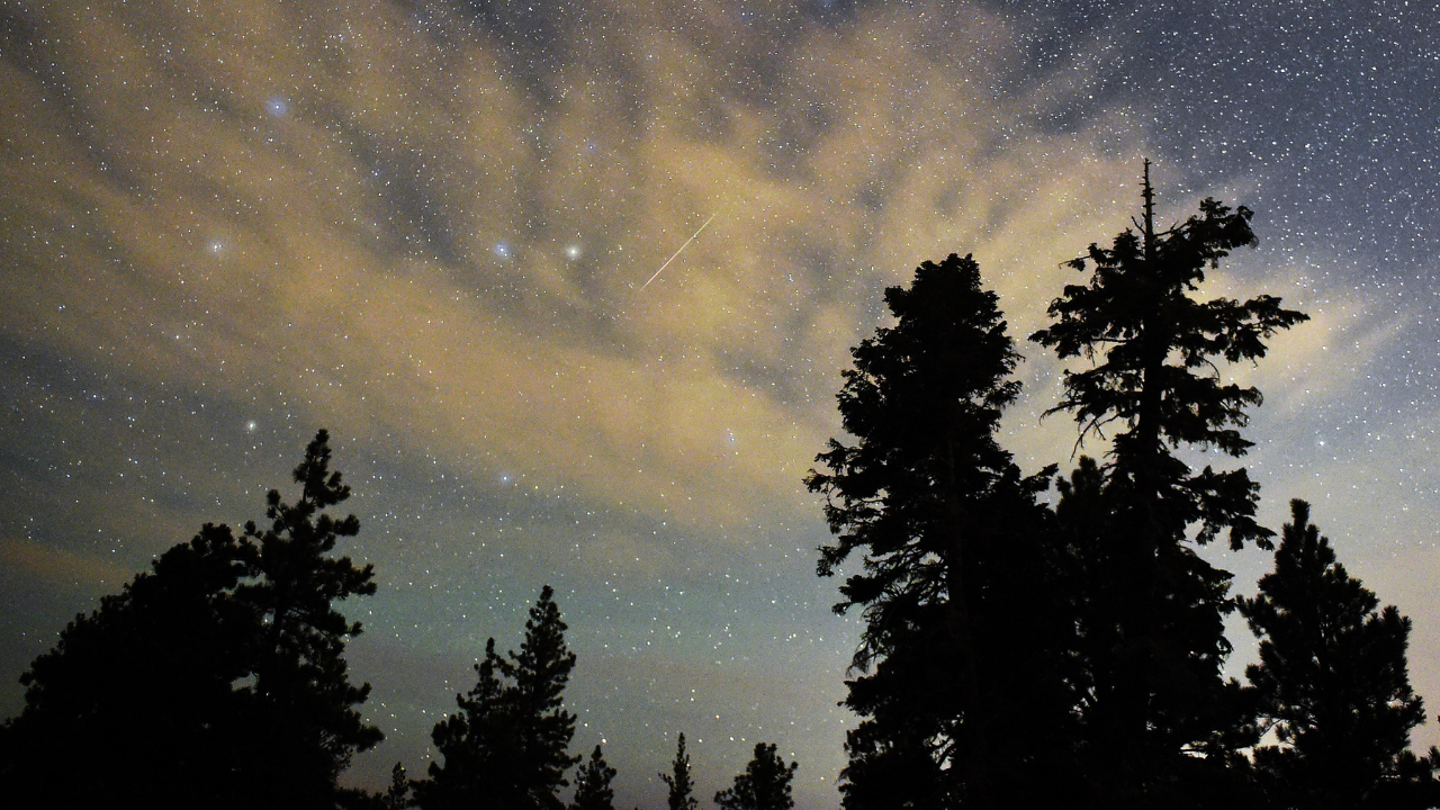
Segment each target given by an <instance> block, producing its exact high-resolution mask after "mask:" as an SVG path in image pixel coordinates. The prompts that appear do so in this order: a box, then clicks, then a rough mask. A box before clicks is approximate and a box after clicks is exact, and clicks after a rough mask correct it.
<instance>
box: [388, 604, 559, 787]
mask: <svg viewBox="0 0 1440 810" xmlns="http://www.w3.org/2000/svg"><path fill="white" fill-rule="evenodd" d="M554 595H555V593H554V590H553V589H551V588H550V586H548V585H547V586H545V587H544V589H543V590H541V592H540V599H539V601H537V602H536V603H535V606H534V607H532V608H530V618H529V619H528V620H527V621H526V622H525V640H524V642H523V643H522V644H521V646H520V652H518V653H517V652H514V651H511V652H509V653H508V654H506V655H505V656H501V655H500V654H499V653H497V652H496V651H495V639H493V638H492V639H490V640H489V641H488V642H487V643H486V645H485V657H484V659H483V660H481V661H480V662H479V663H478V664H476V665H475V671H476V674H477V675H478V676H479V677H478V678H477V680H476V683H475V686H474V687H473V688H472V689H471V690H470V692H469V693H468V694H465V695H457V696H456V701H457V703H458V704H459V709H460V711H458V712H456V713H454V714H451V715H449V716H447V717H446V718H445V719H444V720H441V721H440V722H439V723H437V724H436V725H435V729H434V731H433V732H432V733H431V737H432V738H433V739H434V741H435V747H436V749H437V750H438V751H439V753H440V755H441V757H443V759H444V761H443V762H432V763H431V764H430V769H429V771H430V779H429V780H428V781H424V782H420V783H419V784H417V785H416V795H417V799H418V802H419V804H420V806H421V807H423V808H426V810H450V809H451V808H457V809H458V808H469V807H475V806H479V805H484V806H489V807H495V808H500V809H501V810H560V808H563V807H564V802H563V801H561V799H560V797H559V791H560V788H562V787H565V786H567V785H568V784H569V782H568V781H567V780H566V779H565V771H566V770H568V769H569V768H570V766H572V765H574V764H575V763H576V762H578V761H579V759H580V758H579V757H577V756H571V755H570V753H569V751H568V748H569V745H570V739H571V738H572V737H573V736H574V734H575V715H573V714H571V713H570V712H568V711H566V710H565V709H564V692H565V685H566V683H568V682H569V680H570V671H571V670H572V669H573V668H574V666H575V654H574V653H572V652H570V650H569V648H568V647H567V646H566V645H565V630H566V625H565V622H564V621H563V620H562V619H561V618H560V608H559V607H558V606H556V604H555V601H554Z"/></svg>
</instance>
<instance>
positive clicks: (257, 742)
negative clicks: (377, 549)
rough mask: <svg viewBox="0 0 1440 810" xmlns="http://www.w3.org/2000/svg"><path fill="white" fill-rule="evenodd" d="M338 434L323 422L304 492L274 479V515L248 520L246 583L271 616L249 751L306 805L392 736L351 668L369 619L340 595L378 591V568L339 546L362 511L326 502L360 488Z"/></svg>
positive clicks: (261, 650) (278, 786)
mask: <svg viewBox="0 0 1440 810" xmlns="http://www.w3.org/2000/svg"><path fill="white" fill-rule="evenodd" d="M328 442H329V436H328V434H327V433H326V432H325V431H323V430H322V431H320V432H319V433H318V434H317V435H316V436H315V439H314V440H313V441H312V442H311V443H310V445H309V446H308V447H307V448H306V449H305V460H304V461H303V462H301V463H300V465H299V466H298V467H296V468H295V471H294V479H295V482H296V483H298V484H300V485H301V492H300V499H299V500H298V501H296V502H295V503H294V504H288V503H285V502H284V501H283V500H281V497H280V492H279V491H278V490H273V489H272V490H270V494H269V496H268V497H267V501H268V507H267V509H266V510H265V517H266V518H267V519H268V521H269V523H268V525H266V526H264V528H261V527H259V526H257V525H256V524H255V523H254V522H253V521H252V522H250V523H247V524H246V525H245V539H246V540H247V541H249V542H248V544H247V547H248V548H249V549H252V550H253V553H252V554H251V555H250V557H249V559H248V560H247V562H248V568H249V572H250V573H251V574H252V579H250V580H249V581H247V582H246V583H245V584H243V585H241V586H240V587H239V588H238V589H237V590H236V596H237V598H239V599H241V600H243V601H245V602H246V603H248V604H250V605H252V606H254V608H255V610H256V612H257V615H258V617H259V619H260V621H261V624H262V625H263V626H264V631H263V633H262V635H261V638H260V643H259V644H258V648H257V650H256V652H257V656H256V667H255V686H254V692H255V698H256V700H255V704H256V707H255V708H256V717H255V720H256V722H255V725H254V726H253V727H254V728H256V729H258V730H259V731H260V733H259V734H258V735H257V736H256V737H255V738H254V739H252V740H251V744H250V746H249V747H248V749H247V755H246V759H247V760H248V761H250V762H252V763H253V767H254V769H255V770H256V771H257V772H259V773H263V774H265V777H266V778H265V783H266V784H265V791H266V792H267V794H268V795H269V796H270V800H269V801H271V802H276V803H287V802H288V803H292V804H295V805H297V806H308V805H310V804H312V803H313V804H314V805H315V806H321V805H324V804H325V803H326V802H328V801H331V799H329V798H328V794H329V793H330V792H331V791H333V790H334V785H335V780H336V779H337V778H338V777H339V775H340V772H341V771H343V770H344V769H345V768H346V767H347V766H348V765H349V764H350V758H351V756H352V755H353V754H354V752H356V751H364V750H367V749H369V748H371V747H372V746H374V745H375V744H376V743H378V742H379V741H380V740H381V739H383V737H384V735H383V734H381V732H380V730H379V729H378V728H375V727H374V726H369V725H366V724H365V722H364V720H363V719H362V718H361V716H360V712H359V711H358V709H357V708H356V707H357V706H358V705H360V704H361V703H364V702H365V699H366V698H367V697H368V695H369V694H370V685H369V684H362V685H360V686H355V685H353V684H351V683H350V680H349V676H348V674H347V673H346V663H345V658H344V656H343V653H344V650H345V641H346V639H347V638H349V637H352V636H355V635H358V634H359V633H360V630H361V627H360V623H359V622H350V621H347V620H346V618H345V616H344V615H342V614H341V613H340V612H339V611H338V610H336V608H335V605H334V603H335V602H336V601H340V600H344V599H347V598H349V597H351V596H369V595H371V594H373V593H375V583H374V582H373V581H372V577H373V575H374V569H373V566H370V565H366V566H365V567H364V568H360V567H357V566H356V565H355V564H354V563H352V562H351V560H350V558H349V557H335V556H332V555H331V552H333V551H334V549H335V546H336V543H337V542H338V541H339V540H340V539H341V538H344V537H353V536H355V535H356V534H357V533H358V532H359V531H360V521H359V520H357V519H356V518H355V516H354V515H348V516H346V517H344V518H340V519H336V518H335V517H334V516H332V515H331V514H330V513H329V512H328V511H326V510H328V509H329V508H330V507H332V506H335V505H337V504H339V503H342V502H344V501H345V500H346V499H348V498H349V497H350V487H349V486H347V485H346V484H345V483H344V482H343V481H342V477H341V475H340V473H339V472H332V471H331V470H330V447H329V444H328ZM302 797H303V798H302Z"/></svg>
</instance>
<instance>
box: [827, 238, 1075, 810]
mask: <svg viewBox="0 0 1440 810" xmlns="http://www.w3.org/2000/svg"><path fill="white" fill-rule="evenodd" d="M885 301H886V303H887V305H888V306H889V308H890V310H891V312H892V313H893V314H894V316H895V318H896V321H897V322H896V324H895V325H894V326H893V327H891V328H882V329H879V330H877V332H876V334H875V336H874V337H873V338H870V339H866V340H864V341H862V342H861V343H860V345H859V346H857V347H856V348H855V349H854V350H853V351H852V355H853V357H854V361H855V367H854V368H853V369H850V370H846V371H845V372H844V378H845V384H844V386H843V388H842V389H841V391H840V393H839V395H838V397H837V398H838V400H839V406H840V415H841V419H842V423H843V425H844V427H845V430H846V431H848V432H849V433H850V434H851V435H852V436H854V437H855V438H856V440H857V441H856V443H855V444H854V445H847V444H843V443H841V442H840V441H838V440H835V439H832V440H830V442H829V445H828V449H827V450H826V451H825V452H823V453H821V454H820V455H819V456H817V459H816V460H817V461H818V462H819V463H820V464H821V465H823V470H822V471H812V472H811V473H810V475H809V476H808V478H807V479H806V483H807V485H808V486H809V488H810V489H811V490H812V491H815V492H820V493H823V494H824V495H825V497H826V506H825V515H826V518H827V520H828V522H829V524H830V529H831V532H832V533H834V534H835V535H836V540H835V541H834V543H832V544H831V545H828V546H825V547H822V549H821V557H820V561H819V566H818V568H819V573H820V574H821V575H822V576H828V575H831V574H833V573H835V572H836V571H837V570H838V569H839V567H840V566H841V565H842V563H844V562H845V561H846V560H847V559H848V558H849V557H850V556H851V555H852V554H859V555H860V556H861V557H862V565H861V567H860V570H859V571H858V572H856V573H853V574H851V575H850V576H849V577H848V578H847V579H846V581H845V583H844V584H843V585H842V586H841V588H840V592H841V595H842V596H843V598H844V600H843V601H842V602H840V603H839V604H838V605H836V606H835V610H836V612H840V613H843V612H845V611H846V610H848V609H849V608H851V607H852V606H855V605H859V606H861V607H862V608H863V611H864V614H863V615H864V618H865V620H866V626H865V629H864V631H863V632H862V635H861V642H860V647H859V649H858V650H857V651H856V654H855V658H854V669H856V670H858V671H860V672H862V673H864V674H862V675H861V676H860V677H857V678H856V679H854V680H852V681H849V682H848V683H849V696H848V697H847V699H846V701H845V704H846V705H847V706H849V707H850V708H851V709H852V710H853V711H855V712H856V714H858V715H860V716H861V717H862V718H864V719H863V720H862V722H861V723H860V725H859V727H858V728H856V729H855V730H854V731H852V732H851V733H850V734H849V735H848V737H847V743H846V746H847V749H848V751H849V755H850V761H849V764H848V765H847V767H846V769H845V772H844V773H843V774H842V775H843V777H844V779H845V783H844V784H843V785H842V791H843V792H844V795H845V806H846V807H847V808H849V809H850V810H860V809H861V808H869V807H878V806H884V807H889V806H892V805H896V804H898V805H904V804H906V803H907V802H908V803H914V804H916V805H917V806H922V805H923V806H928V807H945V806H958V805H959V804H961V803H965V805H966V806H967V807H989V806H994V805H997V804H1000V805H1008V806H1016V805H1017V804H1019V803H1023V802H1024V801H1026V800H1039V799H1038V797H1037V796H1036V795H1035V794H1036V792H1043V791H1044V789H1045V788H1046V787H1047V786H1049V785H1053V784H1055V783H1056V782H1057V781H1058V780H1060V779H1062V778H1063V777H1062V776H1061V774H1062V773H1063V768H1061V767H1059V765H1058V763H1059V762H1060V761H1062V759H1063V758H1061V757H1057V756H1056V751H1057V749H1058V748H1060V747H1062V746H1063V741H1062V739H1061V738H1063V737H1064V735H1065V732H1064V727H1065V725H1066V724H1067V723H1068V722H1069V720H1068V718H1069V716H1070V712H1069V708H1070V704H1071V700H1070V697H1069V694H1068V687H1067V685H1066V682H1065V677H1064V674H1063V673H1064V669H1065V666H1066V664H1065V662H1064V661H1063V660H1062V659H1061V656H1062V655H1063V652H1064V651H1065V650H1068V649H1071V648H1072V647H1073V642H1072V641H1071V640H1070V639H1069V634H1071V633H1072V632H1073V626H1074V623H1073V621H1070V620H1068V619H1066V618H1065V616H1064V614H1063V612H1061V611H1057V610H1054V609H1052V608H1053V607H1054V601H1055V600H1057V599H1059V598H1060V597H1061V596H1062V594H1061V591H1060V589H1058V588H1056V587H1052V586H1054V585H1056V583H1057V571H1058V570H1059V568H1058V560H1059V554H1058V552H1057V550H1056V549H1055V548H1054V547H1053V543H1051V542H1049V541H1048V540H1047V538H1046V523H1047V519H1046V513H1045V512H1044V510H1043V509H1041V508H1040V507H1038V506H1037V505H1036V496H1037V494H1038V492H1040V491H1041V490H1043V489H1045V487H1046V486H1047V481H1048V477H1049V476H1050V475H1051V474H1052V472H1053V468H1050V469H1047V470H1044V471H1042V472H1041V473H1039V474H1037V475H1034V476H1031V477H1028V478H1027V477H1023V476H1022V475H1021V474H1020V472H1019V469H1018V468H1017V467H1016V466H1015V464H1014V463H1013V461H1012V460H1011V456H1010V454H1009V453H1008V452H1006V451H1005V450H1003V449H1002V448H1001V447H1000V446H999V444H998V443H997V441H996V439H995V432H996V430H997V428H998V425H999V420H1000V416H1001V411H1002V409H1003V408H1004V407H1005V406H1006V405H1008V404H1009V403H1010V402H1011V401H1013V400H1014V399H1015V397H1016V396H1017V394H1018V392H1019V388H1020V386H1019V383H1018V382H1015V381H1013V380H1011V379H1010V375H1011V373H1012V371H1013V370H1014V368H1015V364H1016V363H1017V361H1018V360H1019V355H1018V354H1017V353H1016V351H1015V349H1014V345H1013V343H1012V341H1011V339H1010V337H1009V336H1008V335H1007V334H1006V325H1005V322H1004V320H1003V317H1002V315H1001V313H1000V311H999V308H998V306H997V299H996V296H995V294H994V293H991V292H989V291H987V290H984V289H983V288H982V286H981V280H980V270H979V266H978V265H977V264H976V263H975V262H974V260H972V259H971V258H970V257H968V256H967V257H964V258H960V257H958V256H956V255H953V254H952V255H951V256H949V257H948V258H947V259H946V260H945V261H944V262H942V263H940V264H938V265H937V264H934V263H931V262H925V263H923V264H921V265H920V267H919V268H917V270H916V272H915V278H914V281H913V283H912V285H911V286H910V288H909V289H906V288H901V287H892V288H890V289H888V290H886V292H885ZM1037 746H1039V747H1042V748H1043V747H1047V746H1053V747H1052V750H1051V752H1050V756H1049V757H1047V758H1046V761H1045V763H1044V765H1043V766H1042V765H1041V763H1040V760H1039V759H1037V758H1035V757H1034V756H1033V751H1034V750H1035V749H1036V747H1037Z"/></svg>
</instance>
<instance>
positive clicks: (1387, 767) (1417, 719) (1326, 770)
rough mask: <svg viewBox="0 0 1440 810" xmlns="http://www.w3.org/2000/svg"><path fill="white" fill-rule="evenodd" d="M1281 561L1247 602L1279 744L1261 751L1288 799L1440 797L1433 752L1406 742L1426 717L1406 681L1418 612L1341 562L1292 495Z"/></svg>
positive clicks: (1372, 803)
mask: <svg viewBox="0 0 1440 810" xmlns="http://www.w3.org/2000/svg"><path fill="white" fill-rule="evenodd" d="M1290 507H1291V515H1292V519H1291V522H1290V523H1289V524H1288V525H1286V526H1285V529H1284V533H1283V539H1282V541H1281V543H1280V548H1279V549H1278V550H1277V551H1276V552H1275V570H1274V571H1272V572H1271V573H1269V574H1266V575H1265V576H1264V577H1263V578H1261V580H1260V591H1259V593H1258V594H1257V595H1256V596H1255V597H1254V598H1252V599H1242V600H1241V601H1240V612H1241V614H1242V615H1244V617H1245V619H1246V621H1248V622H1249V624H1250V629H1251V630H1253V631H1254V632H1255V634H1256V635H1257V636H1258V637H1259V638H1260V663H1258V664H1251V665H1250V666H1249V667H1248V668H1247V669H1246V677H1247V678H1249V680H1250V682H1251V684H1252V685H1253V687H1252V688H1253V690H1254V692H1255V693H1256V695H1257V696H1258V698H1259V704H1260V714H1261V717H1262V719H1263V722H1264V724H1265V725H1266V727H1268V728H1273V730H1274V731H1275V733H1276V738H1277V739H1278V741H1279V743H1280V745H1265V746H1262V747H1259V748H1257V749H1256V750H1255V761H1256V764H1257V765H1258V766H1259V768H1260V770H1261V771H1262V773H1263V774H1264V775H1265V776H1266V777H1268V786H1269V787H1270V788H1271V791H1272V793H1273V794H1274V795H1275V796H1276V798H1277V800H1278V801H1277V803H1278V805H1279V806H1280V807H1285V808H1296V810H1332V809H1333V810H1342V808H1343V809H1344V810H1351V809H1352V808H1353V810H1366V808H1375V810H1379V809H1380V808H1387V809H1388V808H1401V807H1431V806H1434V805H1433V803H1434V802H1435V801H1436V800H1437V799H1440V796H1437V795H1436V793H1435V785H1434V781H1433V780H1432V779H1431V777H1430V767H1429V765H1430V763H1428V762H1422V761H1421V760H1420V759H1419V758H1417V757H1416V756H1415V755H1414V754H1413V753H1411V752H1410V751H1409V750H1408V748H1409V744H1410V731H1411V729H1413V728H1415V727H1416V726H1417V725H1419V724H1420V723H1421V722H1423V721H1424V719H1425V712H1424V708H1423V705H1422V703H1421V699H1420V696H1419V695H1416V694H1415V693H1414V692H1413V691H1412V690H1411V688H1410V679H1409V674H1408V671H1407V664H1406V655H1405V650H1406V646H1407V644H1408V640H1409V634H1410V620H1409V619H1407V618H1405V617H1403V616H1401V615H1400V612H1399V611H1398V610H1396V609H1395V607H1394V606H1393V605H1387V606H1386V607H1385V608H1383V609H1381V610H1378V611H1377V607H1378V606H1379V604H1380V600H1379V599H1378V598H1377V597H1376V596H1375V594H1374V593H1373V592H1372V591H1370V590H1369V589H1367V588H1365V587H1364V586H1363V585H1362V584H1361V582H1360V580H1358V579H1355V578H1354V577H1351V576H1350V574H1349V573H1348V572H1347V571H1346V570H1345V566H1343V565H1341V564H1340V563H1339V562H1337V561H1336V558H1335V552H1334V550H1333V549H1332V548H1331V547H1330V542H1329V540H1327V539H1326V538H1325V537H1322V536H1321V535H1320V531H1319V529H1317V528H1316V527H1315V526H1314V525H1313V524H1311V523H1310V522H1309V521H1310V506H1309V504H1307V503H1305V502H1304V501H1300V500H1295V501H1291V503H1290Z"/></svg>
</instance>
